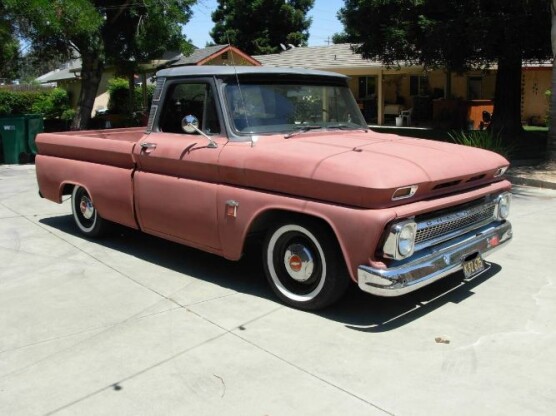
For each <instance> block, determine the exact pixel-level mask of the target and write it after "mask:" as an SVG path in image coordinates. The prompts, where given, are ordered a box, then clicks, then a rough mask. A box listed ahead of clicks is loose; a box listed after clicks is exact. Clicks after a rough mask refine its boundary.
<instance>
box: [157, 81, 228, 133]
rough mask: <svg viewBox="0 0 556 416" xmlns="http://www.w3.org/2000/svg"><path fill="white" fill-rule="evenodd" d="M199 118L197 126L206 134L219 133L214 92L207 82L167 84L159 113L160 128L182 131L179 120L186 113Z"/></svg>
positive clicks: (169, 131) (166, 130) (167, 130)
mask: <svg viewBox="0 0 556 416" xmlns="http://www.w3.org/2000/svg"><path fill="white" fill-rule="evenodd" d="M189 114H191V115H194V116H195V117H197V119H198V120H199V128H200V129H201V130H202V131H203V132H204V133H206V134H218V133H220V124H219V123H218V116H217V113H216V103H215V99H214V94H213V92H212V89H211V88H210V85H209V84H205V83H187V84H186V83H183V84H174V85H171V86H169V90H168V94H167V95H166V101H165V102H164V107H163V109H162V114H161V115H160V122H159V126H160V130H161V131H163V132H166V133H183V130H182V128H181V121H182V120H183V118H184V117H185V116H187V115H189Z"/></svg>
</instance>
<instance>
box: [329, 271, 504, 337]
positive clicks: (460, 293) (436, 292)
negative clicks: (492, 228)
mask: <svg viewBox="0 0 556 416" xmlns="http://www.w3.org/2000/svg"><path fill="white" fill-rule="evenodd" d="M485 264H486V265H487V269H486V270H485V271H484V272H483V273H481V274H480V275H478V276H475V277H474V278H472V279H464V277H463V273H462V272H459V273H454V274H453V275H451V276H448V277H445V278H444V279H442V280H439V281H437V282H435V283H433V284H431V285H429V286H427V287H424V288H422V289H420V290H417V291H415V292H412V293H409V294H407V295H404V296H400V297H397V298H383V297H378V296H372V295H368V294H366V293H364V292H362V291H361V290H360V289H359V288H358V287H356V285H353V287H352V288H350V291H349V292H348V293H347V295H346V296H344V297H343V298H342V299H341V300H340V301H339V302H338V303H337V304H336V305H335V307H334V308H333V309H327V310H325V311H323V312H321V313H320V315H321V316H323V317H325V318H328V319H332V320H335V321H338V322H342V323H344V324H345V325H346V327H348V328H351V329H353V330H356V331H362V332H388V331H392V330H394V329H396V328H399V327H402V326H404V325H406V324H408V323H411V322H413V321H415V320H417V319H419V318H421V317H423V316H425V315H428V314H430V313H432V312H434V311H435V310H436V309H439V308H441V307H442V306H444V305H446V304H448V303H459V302H462V301H464V300H465V299H467V298H469V297H471V296H473V294H474V292H473V289H475V288H476V287H477V286H479V285H481V284H482V283H484V282H486V281H487V280H488V279H490V278H491V277H493V276H494V275H496V274H497V273H498V272H500V270H502V268H501V267H500V266H499V265H498V264H494V263H489V262H485Z"/></svg>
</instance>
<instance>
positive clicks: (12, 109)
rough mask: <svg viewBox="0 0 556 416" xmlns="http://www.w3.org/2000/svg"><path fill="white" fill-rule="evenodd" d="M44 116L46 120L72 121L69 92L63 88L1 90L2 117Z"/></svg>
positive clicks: (0, 112) (0, 106)
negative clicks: (20, 115)
mask: <svg viewBox="0 0 556 416" xmlns="http://www.w3.org/2000/svg"><path fill="white" fill-rule="evenodd" d="M10 114H14V115H15V114H42V116H43V117H44V119H46V120H71V119H72V118H73V116H74V114H75V111H74V110H72V109H71V108H70V104H69V96H68V92H67V91H66V90H64V89H62V88H52V89H36V90H8V89H0V115H10Z"/></svg>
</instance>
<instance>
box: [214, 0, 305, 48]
mask: <svg viewBox="0 0 556 416" xmlns="http://www.w3.org/2000/svg"><path fill="white" fill-rule="evenodd" d="M313 3H314V0H289V1H284V0H260V1H249V0H219V1H218V7H217V9H216V10H215V11H214V12H213V13H212V21H213V22H214V23H215V25H214V28H213V29H212V31H211V33H210V34H211V36H212V38H213V39H214V41H215V42H216V43H217V44H221V45H227V44H228V43H231V44H232V45H234V46H236V47H238V48H239V49H241V50H242V51H244V52H246V53H248V54H250V55H264V54H269V53H276V52H279V51H280V50H281V48H280V43H282V44H286V45H287V44H292V45H295V46H306V45H307V40H308V39H309V27H310V26H311V19H310V18H309V17H307V13H308V12H309V10H310V9H311V8H312V7H313Z"/></svg>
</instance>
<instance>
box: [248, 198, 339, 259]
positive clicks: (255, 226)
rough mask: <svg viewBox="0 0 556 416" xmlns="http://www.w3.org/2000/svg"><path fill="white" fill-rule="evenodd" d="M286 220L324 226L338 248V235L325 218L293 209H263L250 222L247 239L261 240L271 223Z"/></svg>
mask: <svg viewBox="0 0 556 416" xmlns="http://www.w3.org/2000/svg"><path fill="white" fill-rule="evenodd" d="M286 220H287V221H291V222H301V223H303V222H305V223H307V222H312V223H313V224H318V225H320V226H322V227H324V228H325V229H326V230H327V231H328V232H329V233H330V235H332V236H333V237H334V239H335V241H336V244H338V249H340V244H339V242H338V237H337V236H336V233H335V232H334V230H333V229H332V227H331V226H330V224H329V223H328V222H327V221H326V220H324V219H322V218H319V217H315V216H313V215H308V214H302V213H299V212H293V211H284V210H278V209H277V210H270V211H265V212H263V213H262V214H260V215H259V216H258V217H257V218H255V220H254V221H253V222H252V223H251V226H250V227H249V231H248V233H247V239H248V241H253V240H255V241H261V240H262V239H263V238H264V236H265V234H266V232H267V231H268V229H269V228H270V227H271V226H272V225H273V224H276V223H277V222H281V221H286ZM246 244H247V242H246ZM342 254H343V253H342Z"/></svg>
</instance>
